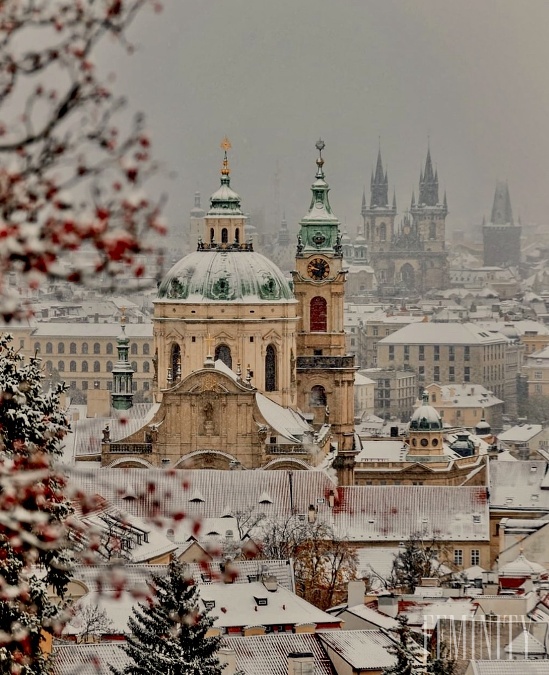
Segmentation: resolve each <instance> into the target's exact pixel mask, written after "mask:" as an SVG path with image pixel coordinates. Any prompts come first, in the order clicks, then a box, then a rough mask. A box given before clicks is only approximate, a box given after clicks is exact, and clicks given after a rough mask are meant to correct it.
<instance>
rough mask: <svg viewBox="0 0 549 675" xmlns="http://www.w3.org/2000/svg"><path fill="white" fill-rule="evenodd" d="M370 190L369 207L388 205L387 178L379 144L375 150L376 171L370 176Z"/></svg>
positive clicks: (384, 206) (385, 206)
mask: <svg viewBox="0 0 549 675" xmlns="http://www.w3.org/2000/svg"><path fill="white" fill-rule="evenodd" d="M370 186H371V190H370V208H371V209H373V208H375V207H376V206H377V207H381V208H388V207H389V197H388V178H387V172H386V171H385V172H384V171H383V161H382V159H381V146H380V147H379V149H378V151H377V162H376V171H375V174H374V175H373V177H372V181H371V184H370Z"/></svg>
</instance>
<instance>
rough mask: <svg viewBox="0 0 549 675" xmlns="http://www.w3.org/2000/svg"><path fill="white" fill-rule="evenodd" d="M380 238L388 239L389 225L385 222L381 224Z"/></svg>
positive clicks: (381, 239) (382, 239)
mask: <svg viewBox="0 0 549 675" xmlns="http://www.w3.org/2000/svg"><path fill="white" fill-rule="evenodd" d="M379 240H380V241H387V225H385V223H381V225H380V226H379Z"/></svg>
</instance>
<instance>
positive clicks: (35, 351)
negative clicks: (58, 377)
mask: <svg viewBox="0 0 549 675" xmlns="http://www.w3.org/2000/svg"><path fill="white" fill-rule="evenodd" d="M39 351H40V343H39V342H35V343H34V353H35V354H38V352H39Z"/></svg>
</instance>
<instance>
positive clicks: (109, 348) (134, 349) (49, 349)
mask: <svg viewBox="0 0 549 675" xmlns="http://www.w3.org/2000/svg"><path fill="white" fill-rule="evenodd" d="M41 349H42V348H41V344H40V342H35V343H34V351H35V352H37V353H38V352H40V351H41ZM45 349H46V352H45V353H46V354H53V353H54V351H53V342H46V345H45ZM150 352H151V346H150V345H149V343H148V342H145V343H144V344H143V346H142V347H141V353H142V354H143V356H150ZM56 353H57V354H65V343H64V342H59V343H58V344H57V352H56ZM68 353H69V354H78V345H77V343H76V342H71V343H70V344H69V351H68ZM101 353H102V352H101V343H99V342H94V343H93V344H92V345H91V350H90V345H89V344H88V343H87V342H82V343H81V345H80V354H101ZM114 353H115V345H114V344H113V343H112V342H107V344H106V346H105V354H114ZM138 353H139V346H138V344H137V343H136V342H132V343H131V345H130V354H134V355H137V354H138Z"/></svg>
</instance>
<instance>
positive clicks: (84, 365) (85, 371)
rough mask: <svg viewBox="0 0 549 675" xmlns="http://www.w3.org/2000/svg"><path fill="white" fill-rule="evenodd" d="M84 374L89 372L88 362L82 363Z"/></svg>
mask: <svg viewBox="0 0 549 675" xmlns="http://www.w3.org/2000/svg"><path fill="white" fill-rule="evenodd" d="M82 372H83V373H87V372H88V362H87V361H82Z"/></svg>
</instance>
